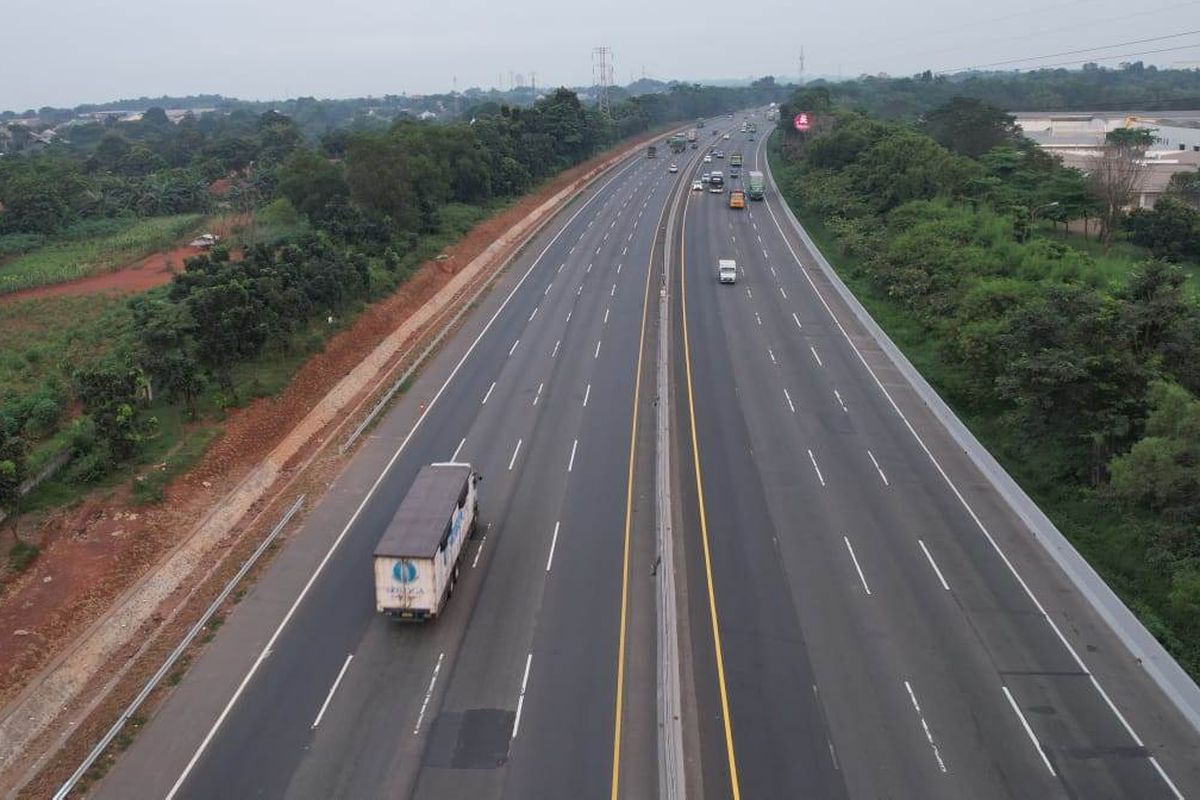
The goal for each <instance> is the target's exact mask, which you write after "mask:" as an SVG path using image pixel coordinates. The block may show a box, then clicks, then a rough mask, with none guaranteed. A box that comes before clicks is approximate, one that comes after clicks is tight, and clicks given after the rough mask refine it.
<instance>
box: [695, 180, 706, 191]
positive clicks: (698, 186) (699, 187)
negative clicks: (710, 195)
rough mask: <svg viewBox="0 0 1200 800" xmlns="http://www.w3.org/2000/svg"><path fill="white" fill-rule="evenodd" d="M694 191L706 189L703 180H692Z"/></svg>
mask: <svg viewBox="0 0 1200 800" xmlns="http://www.w3.org/2000/svg"><path fill="white" fill-rule="evenodd" d="M692 191H693V192H703V191H704V183H703V182H702V181H692Z"/></svg>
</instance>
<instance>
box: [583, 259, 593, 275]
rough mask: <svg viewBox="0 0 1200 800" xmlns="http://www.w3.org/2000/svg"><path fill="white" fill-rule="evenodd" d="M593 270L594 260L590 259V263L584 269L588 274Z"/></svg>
mask: <svg viewBox="0 0 1200 800" xmlns="http://www.w3.org/2000/svg"><path fill="white" fill-rule="evenodd" d="M591 271H592V262H590V261H589V262H588V265H587V269H585V270H584V273H585V274H586V273H588V272H591Z"/></svg>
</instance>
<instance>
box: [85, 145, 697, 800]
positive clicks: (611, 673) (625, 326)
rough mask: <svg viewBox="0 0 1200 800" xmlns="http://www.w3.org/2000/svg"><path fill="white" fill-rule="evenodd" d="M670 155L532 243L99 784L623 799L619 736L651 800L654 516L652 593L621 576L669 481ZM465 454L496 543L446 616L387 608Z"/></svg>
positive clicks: (602, 191)
mask: <svg viewBox="0 0 1200 800" xmlns="http://www.w3.org/2000/svg"><path fill="white" fill-rule="evenodd" d="M668 163H669V161H668V159H666V158H665V157H660V158H659V159H657V160H648V159H646V158H645V157H644V155H642V154H639V155H638V156H637V157H635V158H632V159H630V160H629V161H628V163H626V164H623V165H621V166H620V167H619V168H618V169H617V170H615V171H614V172H615V174H614V176H613V177H612V178H611V179H609V180H607V181H604V180H602V181H600V182H598V186H597V188H595V189H594V190H590V191H589V192H587V193H586V194H585V196H584V197H582V198H580V199H579V200H577V201H575V202H574V203H573V204H572V205H571V206H570V207H569V208H568V209H567V210H565V211H564V212H563V213H562V215H561V222H556V223H554V224H552V225H551V226H549V227H548V228H547V230H546V231H545V232H544V233H543V234H542V235H540V236H539V237H538V239H537V240H536V241H535V242H534V243H533V244H532V246H530V247H529V248H527V251H526V254H525V255H523V256H522V257H521V258H519V259H518V260H517V262H516V263H515V264H514V265H513V267H512V268H511V269H510V270H509V272H508V273H507V275H506V276H505V278H503V279H502V281H501V282H500V284H499V285H498V286H497V288H496V290H495V291H493V292H492V293H491V295H490V296H489V298H488V299H487V300H486V301H485V302H484V304H483V306H482V307H481V308H480V309H479V310H478V311H476V312H475V313H474V314H473V315H472V319H471V321H469V322H468V323H467V328H466V330H464V331H463V332H462V333H460V334H459V335H458V336H456V337H455V340H454V341H453V342H452V343H451V344H450V345H448V346H447V348H446V349H445V351H444V352H442V353H441V354H440V355H439V356H438V357H437V359H436V360H435V361H434V362H433V363H432V364H431V366H430V367H429V368H428V369H427V370H426V371H425V372H424V373H423V375H422V376H421V378H420V379H419V380H418V382H417V384H416V385H415V386H414V387H413V389H411V390H410V391H409V392H408V393H407V394H406V395H405V397H404V399H403V400H402V401H401V402H400V403H398V404H397V406H396V408H395V409H393V410H392V411H391V412H389V413H388V414H387V415H386V417H385V418H384V419H383V420H382V421H381V422H380V423H379V424H378V426H377V427H376V429H375V430H374V431H373V432H372V434H371V436H370V439H369V441H368V442H367V444H366V445H365V446H364V447H363V448H362V450H361V451H360V452H359V453H357V454H356V455H355V456H354V458H353V459H352V460H351V462H350V463H349V465H348V467H347V470H346V472H345V473H344V474H343V475H342V476H341V478H340V479H339V480H338V481H337V482H336V483H335V484H334V485H333V486H332V487H331V489H330V491H329V492H328V494H327V495H326V497H325V498H324V499H323V500H322V501H321V502H320V504H319V505H318V506H317V507H316V508H315V509H314V510H313V512H312V513H311V515H310V516H309V518H308V520H307V521H306V523H305V525H304V526H303V528H302V529H301V530H299V531H298V532H297V533H296V534H294V535H293V536H292V537H291V538H292V539H293V540H294V541H293V542H292V543H291V544H290V545H289V546H288V548H286V549H285V551H284V553H282V554H281V555H280V557H279V558H278V559H277V560H276V561H275V562H274V563H273V565H272V567H271V569H270V570H269V571H268V573H267V574H266V575H264V577H263V578H262V579H261V581H260V582H259V583H258V585H257V586H256V587H255V588H254V589H253V590H252V592H251V593H250V594H249V595H248V596H247V598H246V599H245V600H244V601H243V602H242V603H241V604H240V606H239V607H238V608H237V610H236V611H235V612H234V613H233V614H232V615H231V616H230V619H229V621H228V623H227V624H226V626H225V629H224V630H223V632H222V635H221V636H219V637H218V638H217V639H216V641H215V642H214V643H213V645H212V646H211V647H210V648H209V649H208V650H207V651H206V653H205V654H204V655H203V656H202V658H201V659H200V661H199V662H198V663H197V664H196V665H195V666H194V667H193V669H192V670H191V671H190V673H189V675H188V677H187V678H186V679H185V681H184V682H183V684H182V685H181V686H180V687H179V688H178V689H177V690H176V691H175V693H174V694H173V695H172V697H171V698H170V699H169V700H168V701H167V703H166V704H165V705H164V707H163V708H162V709H161V710H160V712H159V713H158V714H157V715H156V717H155V718H154V719H153V720H152V721H151V722H150V723H149V725H148V726H147V727H146V729H145V730H144V731H143V732H142V733H141V735H140V736H139V737H138V740H137V741H136V742H135V744H134V745H133V746H132V747H131V748H130V750H129V752H128V753H126V754H125V756H124V757H123V758H122V759H121V761H120V762H119V763H118V764H117V765H116V767H115V768H114V770H113V771H112V773H111V774H110V775H109V776H108V778H107V779H106V780H105V781H104V782H103V783H102V784H101V786H100V788H99V791H98V795H99V796H102V797H123V798H128V797H162V796H166V795H169V794H171V793H172V792H174V796H176V797H197V798H200V797H218V796H220V797H283V796H287V797H334V796H337V797H379V796H389V797H429V798H440V797H465V796H470V797H501V796H505V797H520V798H527V797H564V796H570V797H602V796H603V797H608V796H609V794H610V788H611V784H612V776H613V773H614V763H613V761H614V743H615V742H619V743H620V744H621V745H622V746H621V750H620V752H621V761H620V767H621V773H620V775H621V783H620V788H621V791H622V794H623V795H624V796H629V797H647V796H650V795H651V794H653V792H654V791H655V788H654V787H656V786H657V772H656V763H655V761H654V759H653V752H654V741H655V739H654V736H655V731H654V717H653V708H654V688H655V687H654V676H653V670H652V669H645V668H644V665H645V664H647V663H649V664H652V663H653V659H654V628H653V605H652V603H653V599H652V597H651V595H650V594H649V591H648V589H647V588H646V587H645V586H644V585H643V584H645V583H646V579H645V576H647V575H648V572H649V570H648V566H649V560H650V558H651V556H650V552H652V549H653V544H652V543H653V527H652V519H653V517H652V506H651V505H650V504H644V507H642V505H641V504H640V505H639V508H637V509H634V510H633V513H632V515H631V524H630V526H629V535H628V539H629V551H630V561H631V562H632V558H633V557H634V556H635V555H636V556H637V557H639V558H641V559H642V561H641V563H640V564H639V565H638V569H637V570H636V572H637V575H636V576H634V577H633V579H632V581H631V584H634V585H632V588H630V589H629V590H628V591H626V585H625V583H624V581H623V577H624V575H625V561H626V494H627V490H628V487H629V484H628V482H629V481H630V480H633V481H634V490H635V495H636V496H638V497H640V498H643V499H645V498H648V497H650V496H651V495H652V487H653V473H652V470H651V469H649V468H646V467H645V465H643V468H639V469H638V470H637V472H636V474H635V473H634V472H631V469H630V448H631V444H630V443H631V432H632V427H631V426H632V421H633V414H634V411H635V407H634V388H635V378H636V375H637V365H638V356H639V352H640V345H641V338H640V332H641V321H642V315H643V306H644V301H645V298H646V288H647V276H648V274H649V270H650V268H651V264H650V260H651V246H652V243H653V241H654V236H655V231H656V228H657V225H658V223H659V217H660V213H661V211H662V209H663V205H664V203H665V201H666V199H667V197H668V192H669V189H670V187H671V186H672V185H673V184H674V183H675V181H676V176H674V175H670V174H669V173H668V172H667V166H668ZM510 295H511V296H510ZM493 314H495V319H494V322H492V323H491V324H490V326H489V327H487V328H486V329H483V327H482V326H483V324H484V322H485V321H486V320H487V319H489V318H490V317H491V316H492V315H493ZM475 336H478V337H479V338H478V341H477V344H475V345H474V347H473V349H471V350H469V351H468V350H467V347H468V346H469V345H470V342H471V341H473V339H474V337H475ZM460 360H461V364H459V362H460ZM456 365H457V366H456ZM446 380H449V384H448V385H447V386H446V391H445V392H443V393H440V394H439V388H440V386H441V384H442V383H443V382H444V381H446ZM435 397H436V402H435V403H433V404H432V405H431V406H430V407H429V413H428V414H427V415H426V416H425V417H424V418H423V419H422V421H421V423H420V425H419V427H417V428H416V430H415V432H414V433H413V434H412V437H411V440H409V441H408V443H407V445H406V446H405V447H404V449H403V450H402V451H401V452H399V454H398V456H396V457H395V459H394V462H392V461H389V459H391V458H392V455H393V454H394V453H395V452H396V448H397V446H398V444H399V443H400V442H401V441H402V440H404V438H405V437H406V436H407V435H408V432H409V431H410V430H411V429H412V425H413V424H414V422H415V419H416V418H417V417H419V415H420V414H421V411H422V409H423V408H424V407H425V406H426V405H427V404H429V403H431V402H432V401H433V400H434V399H435ZM640 405H641V407H642V409H645V408H647V407H651V406H652V398H651V402H650V403H649V404H647V403H641V404H640ZM452 457H453V458H457V459H459V460H465V461H470V462H471V463H473V464H474V465H476V466H477V468H478V469H479V470H480V471H481V472H482V474H483V475H484V477H485V480H484V483H483V484H482V486H481V519H482V522H483V525H484V529H483V533H482V534H481V536H480V537H479V538H478V540H477V541H475V542H472V543H471V544H470V546H469V547H470V549H469V551H468V553H467V556H466V562H465V564H464V568H465V570H466V573H465V577H464V579H463V580H462V581H461V582H460V586H459V589H458V591H457V592H456V596H455V597H454V598H453V599H452V600H451V601H450V603H449V605H448V609H447V612H446V614H445V615H444V616H443V618H441V619H440V620H438V621H437V622H436V623H435V624H432V625H425V626H405V625H400V624H396V623H394V622H392V621H390V620H387V619H385V618H382V617H380V616H379V615H377V614H376V613H375V610H374V603H373V594H372V583H371V573H370V556H371V551H372V549H373V547H374V544H375V541H376V540H377V539H378V537H379V535H380V533H381V532H382V530H383V527H384V526H385V525H386V523H387V521H388V519H389V518H390V516H391V514H392V513H393V511H394V509H395V506H396V504H397V503H398V502H399V499H400V497H401V496H402V495H403V493H404V491H405V490H406V488H407V486H408V485H409V483H411V481H412V479H413V477H414V476H415V474H416V471H417V470H418V469H419V468H420V467H421V466H422V465H424V464H426V463H429V462H431V461H438V460H448V459H451V458H452ZM639 462H641V459H640V458H639ZM376 481H379V484H378V487H377V488H376V489H375V490H374V492H373V493H372V494H370V496H369V499H368V500H367V501H366V503H365V505H364V506H363V507H362V509H361V513H358V514H357V516H354V515H355V509H356V508H358V506H359V504H360V503H362V502H363V499H364V497H367V496H368V492H369V491H370V490H371V487H372V485H373V484H374V483H375V482H376ZM351 520H352V523H351ZM348 523H351V524H349V526H348V527H347V525H348ZM343 529H344V530H345V531H346V533H345V536H344V538H341V539H340V541H338V543H337V545H336V549H335V550H333V551H332V554H331V555H329V556H328V559H327V561H323V559H325V558H326V554H327V553H329V552H330V550H329V547H330V545H331V544H333V542H334V541H335V540H338V536H337V535H338V534H339V533H340V532H341V531H342V530H343ZM322 564H323V566H321V567H320V570H319V574H318V575H317V577H316V579H315V580H313V581H312V584H311V587H310V588H309V589H308V591H307V594H306V595H305V596H304V599H303V600H302V602H300V603H299V605H298V606H296V607H295V608H294V613H292V614H291V616H290V618H288V621H287V624H286V626H285V627H283V628H282V631H281V632H280V633H279V635H278V637H277V638H276V639H275V641H274V642H273V643H272V644H271V647H270V650H269V653H268V654H267V655H266V657H265V658H264V659H263V660H262V663H261V666H260V667H259V668H258V670H257V671H256V672H255V673H254V674H253V676H252V677H251V678H250V679H249V680H247V681H245V684H244V687H243V688H242V690H241V692H240V694H239V695H238V696H237V697H236V702H232V703H231V702H230V701H231V699H232V698H233V697H234V695H235V692H237V691H238V687H239V684H240V683H241V682H242V681H243V680H244V679H245V676H246V675H247V674H248V669H249V667H250V666H251V664H252V663H253V662H254V661H255V659H257V658H259V656H260V653H261V652H263V650H262V648H263V647H264V645H265V644H266V642H267V640H268V638H269V637H270V635H271V633H272V632H273V631H274V630H275V629H276V628H277V627H278V624H279V621H280V620H282V619H284V618H285V615H287V614H288V613H289V612H288V609H289V608H291V607H292V603H294V602H295V598H296V597H297V596H298V595H299V592H300V590H301V587H303V586H304V584H305V583H306V582H308V581H309V580H310V578H311V577H312V576H313V574H314V572H316V571H317V569H318V565H322ZM631 570H632V567H631ZM623 599H624V603H623ZM623 626H624V628H625V633H626V636H625V639H624V644H623V647H622V640H621V631H622V627H623ZM620 658H624V660H625V665H626V670H625V674H624V679H625V680H624V694H623V710H622V735H621V738H620V739H619V740H615V739H614V731H615V728H616V692H617V672H618V659H620ZM318 720H319V724H317V722H318ZM626 743H628V744H626Z"/></svg>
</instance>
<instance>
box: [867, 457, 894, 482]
mask: <svg viewBox="0 0 1200 800" xmlns="http://www.w3.org/2000/svg"><path fill="white" fill-rule="evenodd" d="M867 455H868V456H870V457H871V463H872V464H874V465H875V471H876V472H878V473H879V478H880V479H881V480H882V481H883V485H884V486H891V484H890V483H888V479H887V475H884V474H883V468H882V467H880V466H879V462H878V461H876V460H875V454H874V453H872V452H871V451H870V450H868V451H867Z"/></svg>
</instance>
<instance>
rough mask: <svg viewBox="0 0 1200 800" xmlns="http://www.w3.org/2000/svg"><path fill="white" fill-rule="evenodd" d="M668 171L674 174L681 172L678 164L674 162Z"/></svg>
mask: <svg viewBox="0 0 1200 800" xmlns="http://www.w3.org/2000/svg"><path fill="white" fill-rule="evenodd" d="M667 172H670V173H671V174H672V175H673V174H675V173H676V172H679V166H678V165H676V164H672V165H671V166H670V167H668V168H667Z"/></svg>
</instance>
